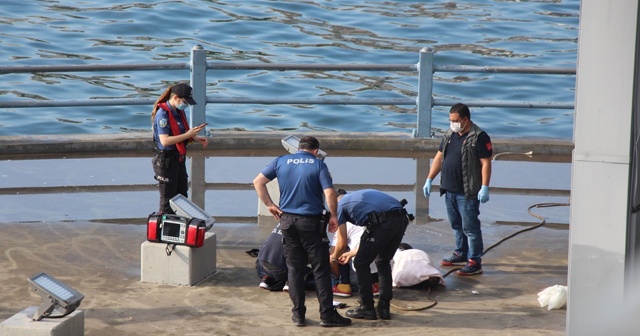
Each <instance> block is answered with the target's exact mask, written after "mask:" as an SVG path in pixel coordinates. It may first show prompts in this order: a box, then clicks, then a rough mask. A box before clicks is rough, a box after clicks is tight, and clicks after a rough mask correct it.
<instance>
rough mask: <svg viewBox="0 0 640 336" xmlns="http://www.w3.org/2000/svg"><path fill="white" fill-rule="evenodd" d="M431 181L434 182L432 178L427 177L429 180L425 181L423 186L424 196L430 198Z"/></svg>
mask: <svg viewBox="0 0 640 336" xmlns="http://www.w3.org/2000/svg"><path fill="white" fill-rule="evenodd" d="M431 182H433V180H432V179H427V181H426V182H425V183H424V187H422V191H423V192H424V197H426V198H429V195H430V194H431Z"/></svg>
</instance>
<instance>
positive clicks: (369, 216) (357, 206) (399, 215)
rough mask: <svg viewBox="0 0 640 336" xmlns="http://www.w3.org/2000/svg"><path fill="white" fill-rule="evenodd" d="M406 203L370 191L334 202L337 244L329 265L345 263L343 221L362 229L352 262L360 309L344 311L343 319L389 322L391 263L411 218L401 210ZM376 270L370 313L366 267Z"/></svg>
mask: <svg viewBox="0 0 640 336" xmlns="http://www.w3.org/2000/svg"><path fill="white" fill-rule="evenodd" d="M405 204H406V201H405V200H403V201H402V202H400V201H398V200H397V199H395V198H393V197H391V196H389V195H387V194H385V193H383V192H381V191H378V190H374V189H363V190H358V191H355V192H352V193H347V194H344V195H341V197H340V198H339V201H338V223H339V227H338V231H337V234H338V240H337V244H336V248H335V250H334V252H333V254H332V255H331V262H332V263H336V262H341V263H344V262H347V261H348V260H347V259H346V258H345V257H344V256H342V254H343V253H344V252H345V250H346V246H347V229H346V225H345V223H346V222H347V221H349V222H351V223H354V224H355V225H358V226H364V227H366V229H365V232H364V233H363V235H362V238H361V241H360V247H359V248H358V252H357V254H356V256H355V259H354V260H353V266H354V267H355V269H356V276H357V279H358V287H359V288H360V305H359V306H358V307H356V308H355V309H353V310H348V311H347V316H348V317H351V318H359V319H366V320H375V319H377V318H378V317H379V318H381V319H383V320H389V319H390V318H391V314H390V313H389V306H390V304H391V298H392V295H393V294H392V284H393V282H392V279H391V260H392V259H393V256H394V254H395V253H396V250H397V249H398V246H400V243H401V242H402V237H403V236H404V232H405V231H406V229H407V225H409V220H410V219H411V220H412V219H413V215H410V214H407V211H406V210H405V209H404V205H405ZM374 260H375V263H376V266H377V267H378V282H379V288H380V297H379V299H378V305H377V306H376V307H375V309H374V302H373V290H372V287H371V285H372V279H371V266H370V264H371V263H372V262H373V261H374Z"/></svg>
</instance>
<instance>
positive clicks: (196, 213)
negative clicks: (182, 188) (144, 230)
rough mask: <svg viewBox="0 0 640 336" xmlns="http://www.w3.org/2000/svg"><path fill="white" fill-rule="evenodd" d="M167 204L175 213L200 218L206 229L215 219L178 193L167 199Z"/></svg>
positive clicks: (207, 229)
mask: <svg viewBox="0 0 640 336" xmlns="http://www.w3.org/2000/svg"><path fill="white" fill-rule="evenodd" d="M169 206H171V209H173V211H175V212H176V215H178V216H182V217H187V218H189V219H191V218H198V219H202V220H203V221H204V222H205V227H206V229H205V230H206V231H209V229H211V227H212V226H213V224H214V223H215V222H216V220H215V219H214V218H213V217H211V216H209V214H207V213H206V212H204V210H202V209H200V207H198V206H197V205H195V204H193V203H192V202H191V201H189V200H188V199H187V198H186V197H184V196H182V195H181V194H178V195H176V196H174V197H173V198H171V199H170V200H169Z"/></svg>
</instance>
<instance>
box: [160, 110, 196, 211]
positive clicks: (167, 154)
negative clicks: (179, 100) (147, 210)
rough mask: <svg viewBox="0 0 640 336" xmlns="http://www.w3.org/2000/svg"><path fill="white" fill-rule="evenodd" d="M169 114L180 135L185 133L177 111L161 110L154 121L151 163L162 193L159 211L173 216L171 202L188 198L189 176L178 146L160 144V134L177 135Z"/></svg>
mask: <svg viewBox="0 0 640 336" xmlns="http://www.w3.org/2000/svg"><path fill="white" fill-rule="evenodd" d="M167 106H169V108H173V107H172V106H171V105H170V104H167ZM168 113H172V114H173V117H174V119H175V120H176V122H177V123H178V127H179V128H180V133H181V134H182V133H184V132H185V125H184V124H183V123H182V118H181V117H180V116H179V115H178V113H177V112H176V111H173V110H172V111H165V110H164V109H162V108H159V109H158V111H157V112H156V116H155V118H154V121H153V142H154V144H155V148H154V157H153V159H152V162H151V163H152V164H153V171H154V173H155V176H154V178H155V179H156V180H157V181H158V188H159V191H160V205H159V209H158V211H159V212H161V213H170V214H171V213H173V212H174V211H173V209H171V206H170V205H169V200H170V199H171V198H173V197H174V196H176V195H178V194H181V195H183V196H184V197H188V195H187V192H188V191H189V175H188V174H187V166H186V164H185V158H184V157H181V156H180V154H179V153H178V150H177V149H176V145H171V146H167V147H165V146H162V144H161V143H160V138H159V134H167V135H170V136H171V135H176V134H173V133H172V132H171V125H169V116H168Z"/></svg>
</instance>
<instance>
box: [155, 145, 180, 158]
mask: <svg viewBox="0 0 640 336" xmlns="http://www.w3.org/2000/svg"><path fill="white" fill-rule="evenodd" d="M153 152H154V153H156V154H163V153H164V155H175V156H178V155H180V153H179V152H178V151H177V150H176V149H158V148H157V147H156V148H154V149H153Z"/></svg>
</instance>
